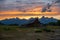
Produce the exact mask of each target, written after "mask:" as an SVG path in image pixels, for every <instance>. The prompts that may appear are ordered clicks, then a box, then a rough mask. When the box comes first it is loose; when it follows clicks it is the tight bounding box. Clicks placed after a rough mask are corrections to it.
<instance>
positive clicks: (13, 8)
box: [0, 0, 60, 20]
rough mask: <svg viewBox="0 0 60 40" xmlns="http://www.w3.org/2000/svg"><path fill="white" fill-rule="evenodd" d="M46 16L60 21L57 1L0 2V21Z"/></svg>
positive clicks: (26, 0)
mask: <svg viewBox="0 0 60 40" xmlns="http://www.w3.org/2000/svg"><path fill="white" fill-rule="evenodd" d="M41 16H47V17H54V18H56V19H60V1H59V0H0V20H1V19H5V18H15V17H19V18H21V19H22V18H26V19H29V18H31V17H39V18H41Z"/></svg>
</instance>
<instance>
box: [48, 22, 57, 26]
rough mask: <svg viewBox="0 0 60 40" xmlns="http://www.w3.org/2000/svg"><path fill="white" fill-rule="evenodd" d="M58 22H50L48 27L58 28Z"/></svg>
mask: <svg viewBox="0 0 60 40" xmlns="http://www.w3.org/2000/svg"><path fill="white" fill-rule="evenodd" d="M56 24H57V22H50V23H48V25H52V26H56Z"/></svg>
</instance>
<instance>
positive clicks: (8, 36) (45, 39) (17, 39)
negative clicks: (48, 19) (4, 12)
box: [0, 25, 60, 40]
mask: <svg viewBox="0 0 60 40" xmlns="http://www.w3.org/2000/svg"><path fill="white" fill-rule="evenodd" d="M43 29H44V28H20V27H19V26H7V25H0V40H39V39H40V40H50V39H51V38H55V35H56V34H59V33H60V27H59V26H47V27H46V29H50V30H54V31H55V32H45V31H43ZM35 31H39V32H35ZM40 31H42V32H40ZM59 35H60V34H59Z"/></svg>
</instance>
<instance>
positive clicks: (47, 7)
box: [41, 3, 52, 12]
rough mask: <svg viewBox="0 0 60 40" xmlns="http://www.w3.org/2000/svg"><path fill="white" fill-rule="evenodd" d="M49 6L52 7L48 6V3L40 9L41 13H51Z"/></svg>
mask: <svg viewBox="0 0 60 40" xmlns="http://www.w3.org/2000/svg"><path fill="white" fill-rule="evenodd" d="M51 6H52V4H49V3H48V4H47V5H46V7H43V8H42V11H41V12H46V11H47V12H51V11H52V10H51V9H50V8H51Z"/></svg>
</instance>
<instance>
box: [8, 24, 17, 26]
mask: <svg viewBox="0 0 60 40" xmlns="http://www.w3.org/2000/svg"><path fill="white" fill-rule="evenodd" d="M9 26H18V24H9Z"/></svg>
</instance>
